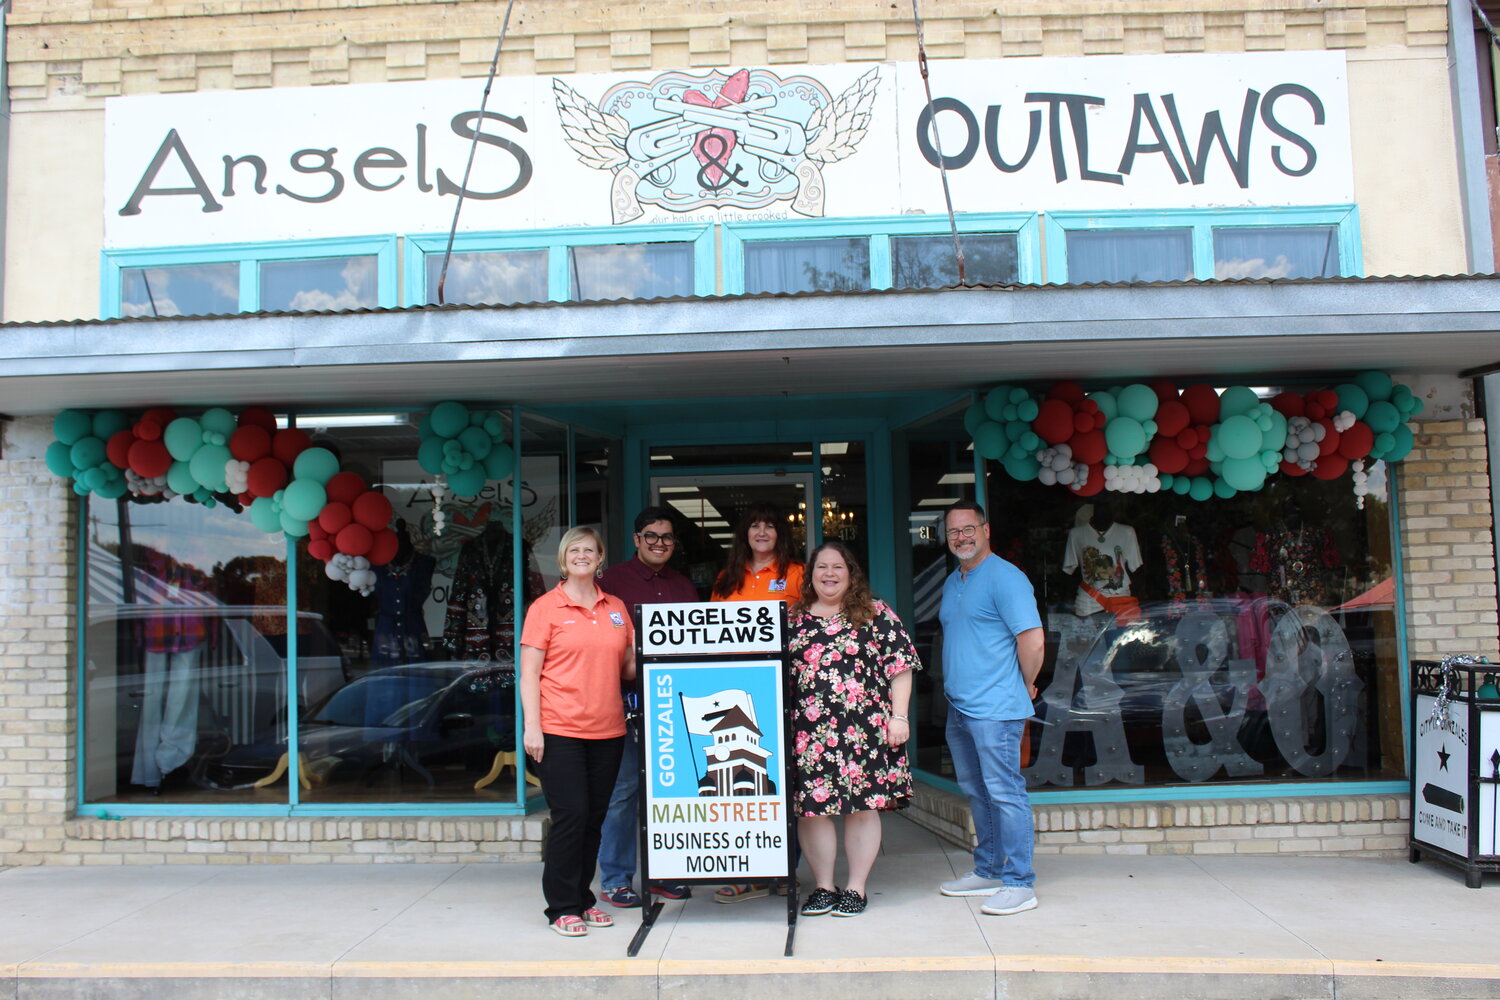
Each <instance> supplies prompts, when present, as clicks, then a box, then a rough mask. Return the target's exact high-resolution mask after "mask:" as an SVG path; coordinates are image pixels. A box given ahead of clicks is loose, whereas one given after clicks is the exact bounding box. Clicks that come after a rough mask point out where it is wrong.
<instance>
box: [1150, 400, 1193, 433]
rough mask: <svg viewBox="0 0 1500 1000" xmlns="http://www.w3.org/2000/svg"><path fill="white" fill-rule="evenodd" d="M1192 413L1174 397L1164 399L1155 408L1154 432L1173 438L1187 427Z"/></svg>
mask: <svg viewBox="0 0 1500 1000" xmlns="http://www.w3.org/2000/svg"><path fill="white" fill-rule="evenodd" d="M1191 419H1192V414H1190V413H1188V408H1187V407H1186V406H1184V405H1183V404H1182V403H1180V402H1178V401H1177V400H1176V399H1175V398H1174V399H1166V400H1163V401H1162V404H1161V405H1160V406H1158V407H1157V408H1156V433H1158V434H1160V435H1161V436H1162V437H1169V438H1174V437H1176V436H1177V435H1178V434H1181V433H1182V432H1183V431H1184V430H1186V429H1187V425H1188V421H1190V420H1191Z"/></svg>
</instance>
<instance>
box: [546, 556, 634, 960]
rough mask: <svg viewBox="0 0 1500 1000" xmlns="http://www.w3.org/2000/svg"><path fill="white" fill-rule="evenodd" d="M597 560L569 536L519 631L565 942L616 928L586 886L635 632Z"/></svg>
mask: <svg viewBox="0 0 1500 1000" xmlns="http://www.w3.org/2000/svg"><path fill="white" fill-rule="evenodd" d="M603 562H604V542H603V540H602V539H601V538H600V537H599V533H598V532H596V531H595V530H594V529H593V528H572V529H570V530H569V531H568V532H567V533H566V534H564V535H563V537H562V541H561V542H560V543H558V546H557V567H558V569H559V570H561V571H562V573H563V579H562V581H561V582H560V583H559V584H558V585H557V586H556V587H554V588H553V589H552V590H550V591H548V592H547V593H545V594H543V595H542V596H541V597H538V598H537V599H536V600H535V601H534V602H532V605H531V607H530V608H529V609H527V611H526V623H525V625H523V626H522V628H521V711H522V714H523V716H524V718H525V730H524V733H523V735H522V737H521V743H522V745H523V746H524V747H525V748H526V754H527V756H529V757H531V759H532V760H534V761H536V770H537V774H538V775H540V776H541V779H542V786H543V790H544V791H545V792H546V794H547V804H548V805H549V806H551V808H552V826H551V829H550V831H549V832H548V834H547V852H546V859H545V862H544V863H543V865H542V894H543V895H544V896H545V897H546V899H547V911H546V912H547V922H548V923H549V924H550V925H551V927H552V929H553V930H554V931H556V932H557V933H559V934H561V935H562V936H563V937H582V936H583V935H585V934H587V933H588V929H589V928H590V927H610V926H613V924H614V920H613V918H611V917H610V915H609V914H607V913H605V912H604V911H603V910H600V909H599V908H598V907H596V906H595V905H594V904H595V903H596V902H597V899H596V898H595V896H594V893H593V891H592V890H591V889H590V888H589V883H591V882H592V881H593V880H594V865H595V861H596V859H597V858H598V857H599V831H600V829H601V827H603V825H604V816H605V813H606V812H608V810H609V796H610V793H611V792H612V791H613V790H614V787H615V778H616V776H617V775H618V773H619V770H620V754H621V752H622V751H623V750H624V746H625V712H624V709H623V707H622V705H621V703H620V685H621V682H623V681H630V680H634V679H635V626H634V625H633V624H632V623H631V621H630V613H629V611H628V610H627V609H626V607H625V605H624V603H623V602H622V601H621V600H620V599H619V598H618V597H612V596H611V595H609V594H606V593H605V592H604V591H602V590H600V589H599V588H598V586H597V585H596V584H595V582H594V581H595V577H596V575H597V574H598V572H599V567H600V566H601V565H602V564H603Z"/></svg>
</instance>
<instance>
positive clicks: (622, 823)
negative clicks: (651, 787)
mask: <svg viewBox="0 0 1500 1000" xmlns="http://www.w3.org/2000/svg"><path fill="white" fill-rule="evenodd" d="M640 768H641V740H640V736H639V735H638V734H637V733H636V731H635V729H634V728H633V727H632V728H631V730H630V731H629V732H627V733H626V734H625V753H624V754H623V755H622V756H621V757H620V776H619V777H618V778H616V779H615V790H614V791H613V792H611V793H610V796H609V812H608V813H607V814H606V815H605V817H604V829H603V830H602V831H600V835H599V836H600V839H599V887H600V888H601V889H603V890H604V891H605V892H609V891H610V890H611V889H618V888H620V887H621V886H627V885H630V884H631V883H632V882H634V881H635V851H636V844H637V842H638V840H639V837H640V833H639V827H638V825H637V823H636V793H637V791H638V790H639V788H640V784H641V771H640Z"/></svg>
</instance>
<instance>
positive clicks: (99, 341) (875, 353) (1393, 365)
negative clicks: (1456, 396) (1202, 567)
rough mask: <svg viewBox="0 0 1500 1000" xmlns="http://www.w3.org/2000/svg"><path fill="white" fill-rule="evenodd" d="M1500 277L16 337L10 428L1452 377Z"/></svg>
mask: <svg viewBox="0 0 1500 1000" xmlns="http://www.w3.org/2000/svg"><path fill="white" fill-rule="evenodd" d="M1497 331H1500V277H1496V276H1493V275H1484V276H1466V277H1442V278H1366V279H1324V280H1310V281H1247V282H1202V283H1174V284H1162V285H1144V286H1124V285H1114V286H1091V287H1035V286H1024V287H1005V288H955V289H942V290H932V291H899V292H898V291H889V292H866V293H853V294H810V295H794V296H785V295H781V296H745V297H736V298H710V299H671V300H660V301H654V302H616V303H566V304H542V305H532V306H510V307H454V308H441V309H439V308H412V309H397V310H376V311H366V312H354V313H333V314H316V315H314V314H304V315H294V314H259V315H245V316H234V317H220V318H212V319H204V318H193V319H153V320H122V321H109V322H79V323H51V324H10V325H7V326H5V327H0V409H3V410H4V411H6V412H9V413H12V414H25V413H44V412H50V411H54V410H57V409H60V408H63V407H68V406H87V407H100V406H121V407H142V406H147V405H153V404H159V403H170V404H172V405H177V406H192V405H214V404H218V405H227V406H237V405H245V404H250V403H260V404H265V405H271V406H278V407H330V406H332V407H370V406H404V405H412V406H420V405H427V404H430V403H432V402H434V401H436V400H439V399H443V398H461V399H471V400H496V401H507V402H516V403H523V404H543V403H546V404H558V403H583V402H602V401H610V400H616V401H622V402H623V401H630V400H637V399H662V398H668V397H676V398H700V399H702V398H708V399H711V398H715V397H724V396H747V395H758V394H768V393H781V392H785V393H789V394H792V395H802V394H829V393H840V392H898V391H919V390H943V389H964V388H970V387H976V386H983V385H987V384H992V383H995V382H999V381H1024V380H1041V379H1058V378H1075V379H1083V380H1088V379H1111V380H1113V379H1120V378H1125V377H1152V376H1173V377H1204V378H1212V379H1223V378H1227V377H1231V376H1234V377H1244V376H1255V375H1261V376H1276V377H1279V378H1293V377H1303V376H1306V377H1323V376H1327V375H1333V374H1341V373H1347V372H1349V371H1353V370H1359V369H1364V368H1371V367H1378V368H1385V369H1389V370H1391V371H1396V372H1402V373H1411V374H1454V373H1457V372H1460V371H1463V370H1465V369H1470V368H1477V367H1482V366H1486V365H1491V364H1494V363H1496V362H1500V333H1497Z"/></svg>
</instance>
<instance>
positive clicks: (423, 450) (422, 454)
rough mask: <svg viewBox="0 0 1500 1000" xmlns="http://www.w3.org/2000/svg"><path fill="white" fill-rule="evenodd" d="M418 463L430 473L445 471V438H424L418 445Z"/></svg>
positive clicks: (438, 473)
mask: <svg viewBox="0 0 1500 1000" xmlns="http://www.w3.org/2000/svg"><path fill="white" fill-rule="evenodd" d="M417 464H418V465H420V466H421V467H422V471H423V472H426V473H427V474H428V475H432V476H436V475H440V474H441V473H442V471H443V439H442V438H438V437H430V438H423V439H422V443H421V444H419V445H418V446H417Z"/></svg>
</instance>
